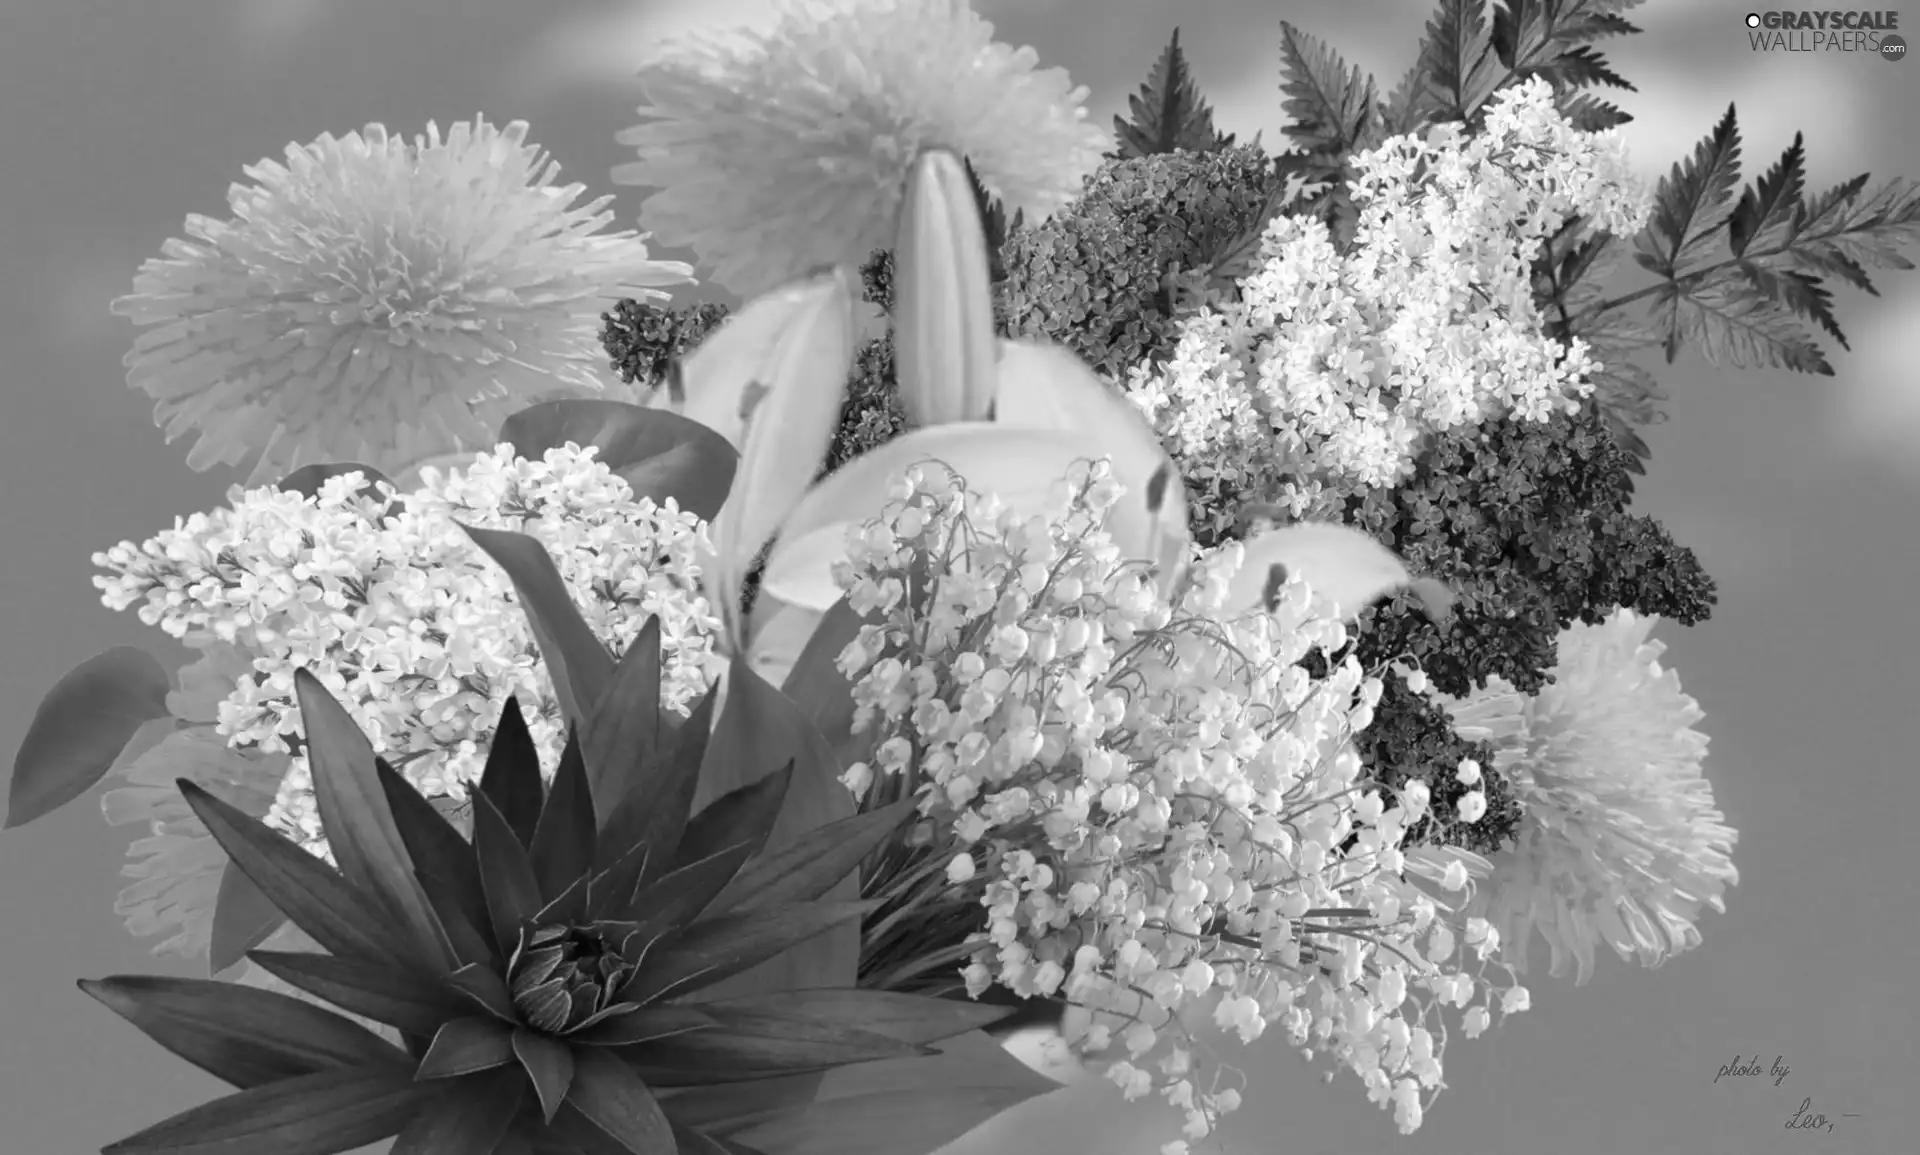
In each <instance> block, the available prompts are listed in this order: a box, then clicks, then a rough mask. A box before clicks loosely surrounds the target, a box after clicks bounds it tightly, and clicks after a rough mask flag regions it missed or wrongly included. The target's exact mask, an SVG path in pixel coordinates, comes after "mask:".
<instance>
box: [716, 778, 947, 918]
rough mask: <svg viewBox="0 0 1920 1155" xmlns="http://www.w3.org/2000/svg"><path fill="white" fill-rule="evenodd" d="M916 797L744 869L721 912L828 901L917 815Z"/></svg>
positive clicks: (724, 895) (833, 825) (842, 823)
mask: <svg viewBox="0 0 1920 1155" xmlns="http://www.w3.org/2000/svg"><path fill="white" fill-rule="evenodd" d="M915 804H916V803H915V799H912V798H902V799H901V800H900V801H898V802H895V803H893V804H892V805H890V806H884V807H881V808H880V809H878V810H867V811H863V812H861V813H859V814H854V815H851V816H849V817H847V818H842V819H840V820H839V821H837V822H830V823H828V824H827V825H825V826H821V827H818V828H816V829H814V830H811V831H809V832H808V833H806V834H804V835H801V836H800V837H799V838H798V839H795V840H794V841H793V842H790V843H788V844H787V845H786V846H784V847H782V848H781V849H779V850H776V851H771V852H768V853H765V854H762V855H761V856H760V857H759V858H756V859H754V860H752V861H751V862H749V863H747V865H746V866H744V867H742V868H741V871H740V873H739V874H738V875H736V876H735V877H734V880H733V881H732V882H731V883H729V884H728V886H727V889H726V890H725V891H723V892H721V895H720V897H719V898H718V899H715V900H714V902H713V903H712V909H713V910H715V911H723V910H767V909H775V908H778V907H782V906H786V905H788V904H790V903H795V902H811V901H812V900H814V899H817V898H822V897H824V896H825V895H826V894H827V892H829V891H831V890H832V889H833V888H834V886H835V885H836V884H839V883H840V882H842V881H843V880H845V879H846V878H847V877H848V876H849V875H850V874H852V872H853V870H854V868H855V867H857V866H858V865H859V864H860V862H861V860H862V859H864V858H866V857H867V855H869V854H871V853H873V852H874V851H875V850H877V849H878V848H879V847H880V846H881V845H882V844H884V843H885V842H886V841H887V839H888V838H889V837H891V836H892V835H893V832H894V831H896V830H898V829H899V828H900V824H901V823H903V822H905V821H906V820H907V819H908V818H909V817H910V816H912V814H913V813H914V808H915Z"/></svg>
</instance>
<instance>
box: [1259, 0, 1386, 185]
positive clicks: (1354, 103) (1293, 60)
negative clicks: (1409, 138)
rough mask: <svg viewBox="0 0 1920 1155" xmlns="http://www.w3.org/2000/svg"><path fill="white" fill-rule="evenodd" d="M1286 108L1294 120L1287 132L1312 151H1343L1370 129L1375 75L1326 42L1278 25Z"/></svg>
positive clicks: (1296, 29) (1281, 83) (1283, 24)
mask: <svg viewBox="0 0 1920 1155" xmlns="http://www.w3.org/2000/svg"><path fill="white" fill-rule="evenodd" d="M1280 52H1281V58H1280V71H1281V81H1280V91H1281V92H1283V93H1285V94H1286V98H1287V99H1286V101H1285V102H1284V103H1283V105H1282V107H1284V108H1285V110H1286V112H1287V115H1288V116H1289V117H1291V118H1292V120H1293V123H1291V124H1289V125H1288V126H1287V130H1286V131H1287V135H1288V136H1290V137H1292V138H1293V139H1294V140H1296V141H1298V142H1299V143H1300V145H1301V147H1303V148H1305V149H1306V150H1307V151H1309V152H1315V153H1325V154H1330V155H1336V156H1337V155H1342V154H1345V153H1346V152H1348V151H1349V150H1351V149H1352V147H1353V145H1354V144H1355V142H1357V141H1358V140H1359V139H1360V137H1361V135H1362V134H1363V133H1365V131H1366V129H1367V122H1368V120H1369V118H1370V117H1371V116H1372V115H1373V111H1374V104H1375V100H1374V86H1373V79H1372V78H1371V77H1369V76H1367V75H1366V74H1365V73H1363V72H1361V71H1360V69H1359V67H1358V66H1357V65H1356V66H1350V65H1348V64H1347V62H1346V61H1345V60H1343V59H1341V57H1340V54H1339V53H1338V52H1335V51H1334V50H1333V49H1332V48H1331V47H1330V46H1329V45H1327V44H1326V42H1324V41H1322V40H1320V39H1319V38H1318V37H1315V36H1311V35H1308V34H1307V33H1305V32H1302V31H1300V30H1299V29H1298V28H1295V27H1294V26H1293V25H1292V24H1289V23H1287V22H1286V21H1281V23H1280Z"/></svg>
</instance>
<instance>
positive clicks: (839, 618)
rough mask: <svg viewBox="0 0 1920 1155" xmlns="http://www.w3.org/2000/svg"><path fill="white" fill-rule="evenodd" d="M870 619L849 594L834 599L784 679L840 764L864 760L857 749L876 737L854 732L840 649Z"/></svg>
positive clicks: (788, 693) (850, 689)
mask: <svg viewBox="0 0 1920 1155" xmlns="http://www.w3.org/2000/svg"><path fill="white" fill-rule="evenodd" d="M795 609H796V610H798V609H799V607H795ZM864 624H865V620H864V619H863V618H861V616H860V615H859V614H857V613H855V612H854V610H853V607H852V606H850V605H848V604H847V599H846V598H841V599H840V600H839V601H837V602H835V603H833V605H832V606H831V607H829V608H828V609H827V611H826V613H824V614H822V615H821V616H820V619H819V623H818V624H817V625H816V626H815V627H814V629H813V633H812V634H811V635H809V636H808V638H807V641H806V645H805V646H803V647H802V648H801V650H800V654H799V656H798V657H796V658H795V659H794V660H793V664H792V666H791V667H790V668H789V669H788V670H787V672H786V675H785V677H784V679H783V680H782V681H780V682H779V683H778V685H779V686H780V692H781V693H782V694H785V695H786V696H787V697H788V698H790V699H791V700H792V701H793V704H794V705H796V706H798V707H800V712H801V713H802V714H805V715H806V716H807V718H808V719H809V720H810V721H812V723H813V727H814V729H816V730H818V731H819V732H820V737H821V738H822V739H823V740H824V741H825V742H826V744H827V747H828V749H830V750H832V751H833V752H834V765H835V766H836V767H837V768H838V770H845V769H846V768H847V767H848V766H850V765H852V764H853V763H855V762H857V761H859V760H860V756H859V755H856V754H855V753H854V751H855V750H856V749H858V748H859V747H860V746H862V745H863V744H867V743H870V742H871V741H872V739H870V738H867V737H866V736H864V735H856V734H855V733H854V732H853V710H854V707H853V683H852V682H850V681H848V680H847V676H846V675H845V674H843V673H841V672H840V654H841V652H842V651H844V650H845V649H846V648H847V645H848V643H850V642H852V641H853V640H854V639H855V638H856V637H858V636H859V635H860V627H861V626H862V625H864Z"/></svg>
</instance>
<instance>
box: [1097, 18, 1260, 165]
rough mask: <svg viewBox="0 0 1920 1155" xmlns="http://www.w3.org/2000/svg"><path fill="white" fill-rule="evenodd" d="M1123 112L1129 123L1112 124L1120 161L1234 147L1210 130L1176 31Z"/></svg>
mask: <svg viewBox="0 0 1920 1155" xmlns="http://www.w3.org/2000/svg"><path fill="white" fill-rule="evenodd" d="M1127 106H1128V108H1129V109H1130V110H1131V111H1132V112H1133V119H1132V120H1131V121H1128V120H1126V119H1123V118H1121V117H1118V116H1116V117H1114V118H1113V131H1114V135H1115V137H1116V138H1117V139H1118V141H1119V148H1118V154H1119V155H1120V156H1122V157H1139V156H1154V155H1156V154H1158V153H1168V152H1179V151H1183V150H1184V151H1189V152H1213V151H1215V150H1217V149H1222V148H1230V147H1232V146H1233V136H1232V135H1231V134H1227V135H1224V136H1223V135H1222V134H1221V133H1219V132H1218V131H1216V130H1215V129H1214V127H1213V109H1211V108H1209V107H1208V106H1207V102H1206V98H1204V97H1202V96H1201V95H1200V89H1199V86H1198V85H1196V84H1195V83H1194V81H1193V74H1192V73H1191V72H1189V71H1188V69H1187V58H1186V54H1185V53H1183V52H1181V51H1180V30H1179V29H1178V28H1175V29H1174V30H1173V39H1172V40H1171V41H1170V42H1168V44H1167V47H1166V49H1165V51H1163V52H1161V54H1160V59H1159V60H1158V61H1157V62H1155V64H1154V66H1153V71H1152V72H1151V73H1150V74H1149V75H1148V77H1147V82H1146V83H1145V84H1144V85H1141V87H1140V91H1139V93H1138V94H1137V95H1134V96H1130V97H1128V98H1127Z"/></svg>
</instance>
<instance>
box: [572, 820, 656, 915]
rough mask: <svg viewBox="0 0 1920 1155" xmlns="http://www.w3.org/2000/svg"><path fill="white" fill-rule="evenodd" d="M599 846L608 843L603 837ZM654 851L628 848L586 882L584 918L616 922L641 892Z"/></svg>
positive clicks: (639, 844) (643, 847)
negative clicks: (641, 881)
mask: <svg viewBox="0 0 1920 1155" xmlns="http://www.w3.org/2000/svg"><path fill="white" fill-rule="evenodd" d="M600 842H601V845H603V846H604V845H605V844H606V842H607V839H606V836H605V835H604V834H603V835H602V836H601V838H600ZM652 854H653V848H652V847H650V846H648V845H647V844H646V843H644V842H637V843H634V844H633V845H631V846H629V847H627V852H626V853H625V854H623V855H621V856H620V858H619V859H618V860H617V861H616V862H614V863H613V865H611V866H609V867H607V868H606V869H605V870H603V871H601V872H600V873H598V874H596V875H594V876H593V877H592V878H591V879H589V880H588V882H587V918H588V920H589V921H591V920H594V919H608V918H617V917H619V916H620V912H622V911H624V910H625V909H626V908H627V905H628V903H630V902H631V901H632V899H633V896H634V895H635V893H636V892H638V890H639V888H640V879H641V877H642V876H644V875H645V874H646V872H647V862H648V860H649V859H650V858H651V857H652Z"/></svg>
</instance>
